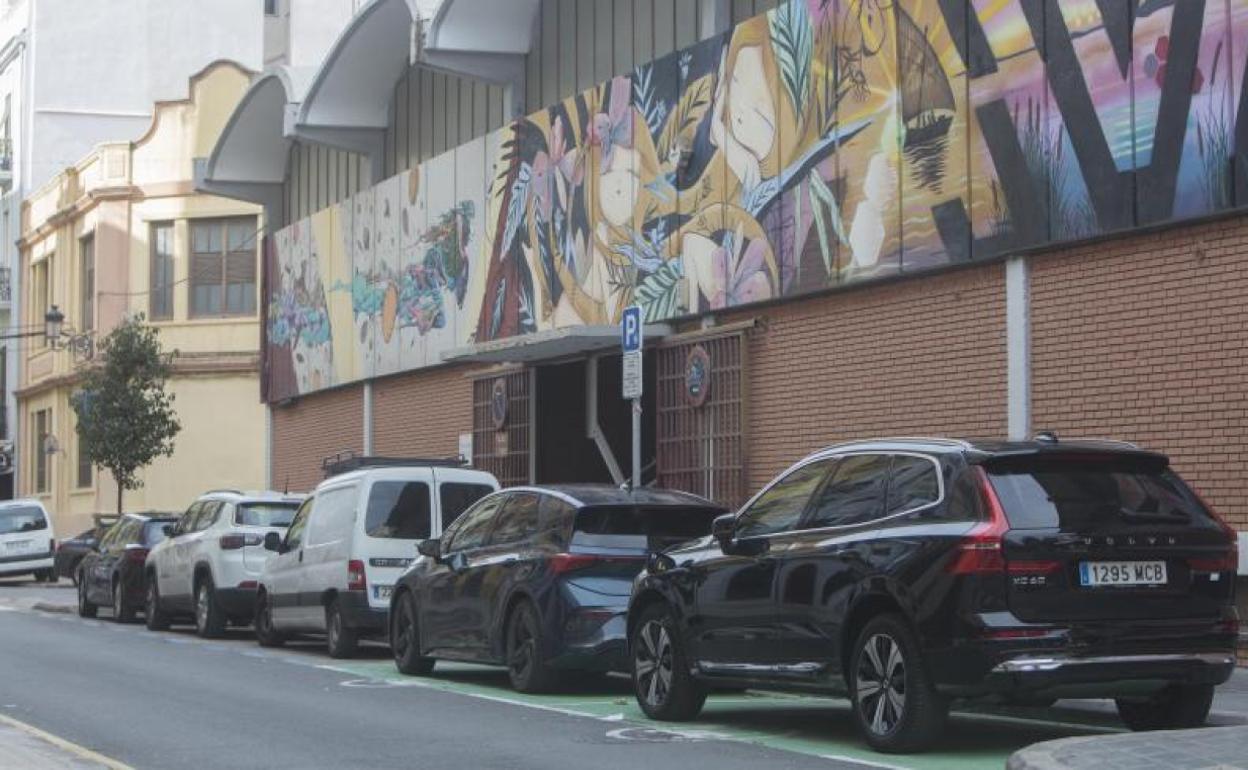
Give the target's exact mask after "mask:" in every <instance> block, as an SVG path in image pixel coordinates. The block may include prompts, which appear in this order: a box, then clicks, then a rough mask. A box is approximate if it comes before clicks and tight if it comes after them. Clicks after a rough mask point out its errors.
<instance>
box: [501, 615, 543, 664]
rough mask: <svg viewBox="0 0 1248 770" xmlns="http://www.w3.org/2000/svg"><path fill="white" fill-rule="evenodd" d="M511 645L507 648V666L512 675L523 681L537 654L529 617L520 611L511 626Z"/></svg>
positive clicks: (534, 635)
mask: <svg viewBox="0 0 1248 770" xmlns="http://www.w3.org/2000/svg"><path fill="white" fill-rule="evenodd" d="M510 641H511V643H510V644H509V645H507V646H508V649H509V650H510V655H508V656H507V666H508V668H510V669H511V672H512V674H514V675H515V676H516V677H517V678H521V679H523V678H524V677H525V676H527V675H528V673H529V669H530V668H532V666H533V662H534V659H535V658H536V652H537V639H536V634H534V633H533V628H532V626H531V625H530V616H529V614H528V613H527V612H524V611H523V610H521V611H520V612H518V613H517V616H516V619H515V621H514V622H513V623H512V624H511V640H510Z"/></svg>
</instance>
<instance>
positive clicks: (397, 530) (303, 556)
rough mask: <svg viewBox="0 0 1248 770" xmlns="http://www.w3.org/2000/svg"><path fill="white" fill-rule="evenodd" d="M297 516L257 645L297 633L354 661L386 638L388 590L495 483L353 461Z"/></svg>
mask: <svg viewBox="0 0 1248 770" xmlns="http://www.w3.org/2000/svg"><path fill="white" fill-rule="evenodd" d="M353 465H354V466H355V467H357V468H358V469H357V470H351V471H348V472H345V473H341V474H337V475H333V476H331V477H330V478H328V479H326V480H325V481H323V482H321V484H320V485H319V486H318V487H317V488H316V491H315V492H314V493H313V495H312V496H311V497H310V498H308V500H307V501H306V502H305V503H304V504H303V505H302V506H300V508H299V512H298V513H297V514H295V519H294V521H293V522H292V523H291V525H290V529H289V530H287V532H286V535H285V537H281V536H279V535H277V534H276V533H274V534H271V535H268V536H267V538H266V543H265V547H266V548H269V549H270V550H272V551H274V552H275V555H274V556H273V558H272V559H270V560H269V561H268V563H267V564H265V567H264V572H263V574H262V575H261V577H260V590H259V594H258V596H257V598H256V621H255V624H256V639H257V641H259V643H260V644H261V645H264V646H275V645H280V644H281V643H282V642H283V641H284V640H285V639H286V638H287V636H288V635H289V634H291V633H296V632H314V633H324V634H325V639H326V646H327V647H328V649H329V654H330V655H331V656H333V657H335V658H344V657H350V656H351V655H353V654H354V653H355V650H356V647H357V645H358V643H359V639H360V637H361V636H378V637H381V638H384V637H385V632H386V628H387V622H386V616H387V612H388V610H389V605H390V593H391V590H392V588H393V585H394V581H395V580H396V579H397V578H398V577H399V575H400V574H402V572H403V570H404V569H406V568H407V566H408V565H409V564H411V562H412V560H413V559H414V558H415V557H416V543H417V542H419V541H421V540H424V539H425V538H429V537H436V536H437V535H438V534H439V533H440V532H441V531H442V529H443V527H445V526H447V525H449V524H450V523H451V522H453V521H454V520H455V519H456V517H458V516H459V515H460V514H461V513H462V512H463V511H464V510H465V509H466V508H467V507H468V506H470V505H471V504H472V503H474V502H476V501H477V500H479V499H480V498H482V497H484V496H485V495H487V494H489V493H491V492H493V491H495V490H496V489H498V480H497V479H495V478H494V476H492V475H490V474H489V473H485V472H484V471H477V470H470V469H468V468H464V467H462V465H461V464H460V463H459V462H458V461H445V462H443V461H425V460H413V461H404V462H399V461H395V460H393V459H389V458H377V459H376V462H375V463H374V462H372V461H370V459H369V458H355V462H354V463H353Z"/></svg>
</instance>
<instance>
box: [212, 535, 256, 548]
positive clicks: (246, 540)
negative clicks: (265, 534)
mask: <svg viewBox="0 0 1248 770" xmlns="http://www.w3.org/2000/svg"><path fill="white" fill-rule="evenodd" d="M219 542H220V543H221V550H223V551H236V550H238V549H239V548H242V547H243V546H248V545H260V544H261V543H263V542H264V538H262V537H260V536H259V535H257V534H254V533H244V532H231V533H230V534H228V535H222V536H221V540H220V541H219Z"/></svg>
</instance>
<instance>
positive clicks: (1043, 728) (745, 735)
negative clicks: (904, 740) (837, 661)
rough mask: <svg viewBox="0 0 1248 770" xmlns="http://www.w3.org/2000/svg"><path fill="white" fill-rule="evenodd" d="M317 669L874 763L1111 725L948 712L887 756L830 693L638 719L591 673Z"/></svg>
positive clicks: (716, 702)
mask: <svg viewBox="0 0 1248 770" xmlns="http://www.w3.org/2000/svg"><path fill="white" fill-rule="evenodd" d="M324 668H328V669H331V670H334V671H338V672H341V673H345V674H348V675H350V676H352V677H356V679H355V680H351V681H348V682H347V684H349V685H357V686H364V687H367V686H385V685H404V686H412V687H430V688H434V689H438V690H443V691H446V692H454V693H459V694H462V695H467V696H472V697H478V698H488V699H491V700H496V701H502V702H506V703H514V704H516V705H518V706H525V707H529V708H539V709H546V710H549V711H558V712H561V713H565V714H572V715H576V716H583V717H591V718H597V719H602V720H604V721H605V722H607V723H613V724H607V725H604V729H605V730H606V731H609V732H611V733H612V734H613V735H614V736H616V737H618V738H619V739H620V740H665V739H669V740H676V739H681V738H683V739H690V740H714V739H722V740H735V741H745V742H749V743H755V744H759V745H762V746H767V747H769V748H775V749H782V750H786V751H795V752H800V753H802V754H810V755H815V756H821V757H829V758H836V759H844V760H860V761H862V762H864V763H865V764H873V765H877V766H883V767H903V768H919V769H921V770H946V769H947V770H966V769H967V768H994V770H999V769H1000V768H1001V767H1003V766H1004V765H1005V760H1006V758H1007V757H1008V756H1009V755H1010V754H1011V753H1013V752H1014V751H1016V750H1017V749H1020V748H1022V747H1024V746H1027V745H1030V744H1032V743H1035V742H1037V741H1044V740H1050V739H1054V738H1066V737H1075V736H1081V735H1097V734H1103V733H1107V732H1119V731H1120V728H1119V727H1118V726H1117V723H1116V721H1115V720H1114V719H1113V718H1112V717H1110V716H1101V715H1098V714H1092V713H1086V714H1085V713H1079V714H1078V715H1076V716H1072V717H1071V718H1070V721H1065V720H1064V719H1063V717H1064V716H1066V715H1065V714H1064V713H1063V712H1061V711H1057V710H1049V711H1045V710H1017V709H1016V710H1009V709H1004V708H994V710H993V713H987V712H979V711H955V712H954V713H953V715H952V716H951V717H950V720H949V727H948V729H947V730H946V731H945V737H944V739H943V740H942V741H941V742H940V744H939V745H938V746H937V747H936V748H935V749H934V750H932V751H930V752H928V753H925V754H917V755H910V756H894V755H886V754H878V753H876V752H874V751H871V750H870V749H868V748H867V747H866V746H865V744H863V743H862V741H861V740H860V739H859V737H858V735H857V734H856V732H855V729H854V725H853V723H852V721H851V718H850V713H849V702H848V701H846V700H844V699H839V698H822V697H813V696H806V695H791V694H786V693H775V692H766V691H753V690H751V691H749V692H746V693H741V694H723V695H712V696H711V697H710V699H709V700H708V701H707V703H706V708H705V709H704V710H703V712H702V715H701V716H700V717H699V718H698V719H696V720H695V721H693V722H688V723H682V724H673V723H664V722H654V721H651V720H649V719H647V718H646V717H645V715H643V714H642V713H641V710H640V709H639V708H638V707H637V703H636V701H635V700H634V699H633V695H632V691H631V689H630V688H629V684H628V682H627V681H625V680H623V679H607V680H602V679H594V680H591V681H592V682H593V683H592V684H587V685H586V686H584V687H582V688H577V689H572V690H568V691H565V692H562V693H559V694H552V695H524V694H521V693H517V692H515V691H514V690H512V689H511V688H510V686H509V685H508V681H507V675H506V673H505V672H504V671H502V670H501V669H497V668H488V667H484V666H474V665H470V664H464V663H451V662H446V661H440V662H439V663H438V667H437V669H436V670H435V671H434V674H433V675H432V676H430V677H423V678H422V677H408V676H404V675H402V674H400V673H399V672H398V671H396V670H395V668H394V664H393V663H391V662H390V661H388V660H374V661H335V662H334V663H333V664H331V665H326V666H324ZM1007 712H1008V715H1006V714H1007ZM1076 719H1077V720H1078V721H1075V720H1076ZM651 731H656V732H651Z"/></svg>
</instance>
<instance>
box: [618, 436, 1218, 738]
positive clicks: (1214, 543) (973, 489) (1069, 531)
mask: <svg viewBox="0 0 1248 770" xmlns="http://www.w3.org/2000/svg"><path fill="white" fill-rule="evenodd" d="M1235 570H1236V543H1235V533H1234V531H1233V530H1231V528H1230V527H1229V526H1228V525H1226V524H1225V523H1224V522H1223V521H1222V520H1221V519H1219V518H1218V517H1217V516H1216V515H1215V514H1214V512H1213V511H1211V510H1210V509H1209V508H1208V507H1207V506H1205V505H1204V504H1203V503H1202V502H1201V500H1200V498H1199V497H1197V495H1196V494H1195V493H1194V492H1193V491H1192V490H1191V489H1190V488H1189V487H1188V486H1187V485H1186V484H1185V483H1184V482H1183V481H1182V480H1181V479H1180V478H1179V477H1178V475H1177V474H1176V473H1174V471H1172V470H1171V469H1170V467H1169V461H1168V460H1167V458H1166V457H1165V456H1164V455H1161V454H1156V453H1153V452H1147V451H1142V450H1140V449H1137V448H1135V447H1133V446H1131V445H1125V444H1118V443H1112V442H1063V441H1058V440H1056V438H1055V437H1053V436H1051V435H1050V436H1045V437H1044V438H1043V439H1042V440H1037V441H1030V442H1016V443H1006V442H997V443H988V442H979V443H970V442H963V441H949V440H935V439H931V440H913V439H910V440H888V441H875V442H870V443H855V444H846V445H842V446H837V447H833V448H830V449H827V450H824V451H822V452H819V453H817V454H814V455H812V456H810V457H807V458H806V459H804V460H802V461H801V462H800V463H798V464H797V465H795V466H793V467H792V468H790V469H789V470H787V471H786V472H785V473H784V474H782V475H781V476H780V477H779V478H778V479H777V480H775V481H773V482H772V483H771V484H770V485H769V486H767V487H766V488H765V489H763V491H762V492H761V493H759V494H758V495H756V496H755V497H754V498H753V499H752V500H751V501H750V502H748V503H747V504H746V505H745V506H744V507H743V508H742V509H741V511H740V512H739V513H737V514H732V515H728V516H724V517H721V518H719V519H717V520H716V521H715V526H714V534H713V535H712V537H709V538H706V539H704V540H702V541H700V542H697V543H693V544H688V545H686V546H683V547H680V548H676V549H673V550H669V551H667V552H665V553H663V554H659V555H655V556H652V557H651V559H650V562H649V564H648V567H647V570H646V571H645V572H644V573H643V574H641V575H639V576H638V579H637V583H636V585H635V588H634V594H633V598H632V601H631V603H630V608H629V649H630V656H631V658H632V667H633V679H634V684H635V690H636V694H637V699H638V701H639V703H640V705H641V708H642V709H643V710H644V711H645V712H646V714H648V715H649V716H651V717H654V718H657V719H668V720H680V719H690V718H693V717H694V716H696V715H697V713H698V712H699V710H700V709H701V707H702V703H703V701H704V700H705V698H706V692H707V689H708V687H709V686H714V685H723V684H728V685H732V686H752V685H765V686H767V687H771V688H775V687H793V688H802V689H810V690H827V691H833V692H836V691H840V692H844V691H846V690H847V691H848V694H849V697H850V699H851V702H852V706H853V709H852V711H853V718H854V720H855V722H856V723H857V725H858V727H859V729H860V731H861V732H862V733H863V734H864V736H865V737H866V740H867V742H868V743H869V744H870V745H871V746H873V747H875V748H876V749H879V750H882V751H897V752H900V751H914V750H919V749H921V748H923V747H924V746H926V745H928V744H929V743H930V742H931V741H932V740H933V739H934V738H935V737H936V736H937V735H938V733H939V731H940V729H941V725H942V722H943V720H944V718H945V716H946V714H947V710H948V704H949V701H950V700H951V699H953V698H959V697H968V698H969V697H984V696H991V697H995V698H1000V699H1014V700H1023V699H1026V700H1030V701H1033V702H1034V701H1037V700H1041V701H1042V700H1045V699H1053V698H1058V697H1092V698H1115V699H1117V704H1118V712H1119V714H1120V715H1121V717H1122V719H1123V720H1124V721H1125V722H1126V723H1127V725H1128V726H1130V727H1131V728H1132V729H1155V728H1168V727H1169V728H1173V727H1191V726H1197V725H1200V724H1202V723H1203V722H1204V720H1205V717H1206V716H1207V714H1208V712H1209V707H1210V703H1211V701H1212V698H1213V688H1214V686H1215V685H1217V684H1220V683H1222V682H1225V681H1226V680H1227V679H1228V678H1229V677H1230V675H1231V672H1232V669H1233V667H1234V661H1235V639H1236V635H1237V631H1238V623H1239V621H1238V617H1237V615H1236V612H1235V609H1234V583H1235Z"/></svg>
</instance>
